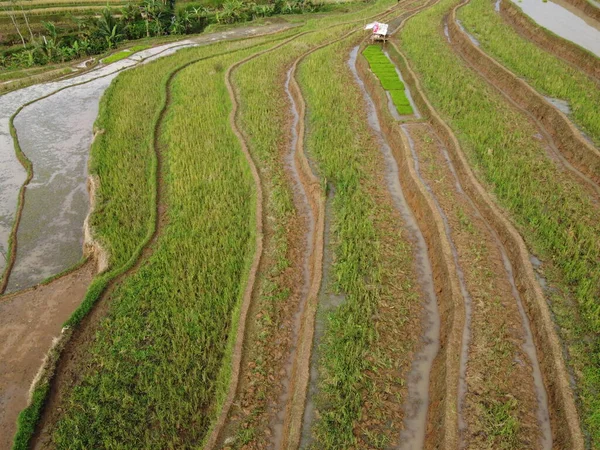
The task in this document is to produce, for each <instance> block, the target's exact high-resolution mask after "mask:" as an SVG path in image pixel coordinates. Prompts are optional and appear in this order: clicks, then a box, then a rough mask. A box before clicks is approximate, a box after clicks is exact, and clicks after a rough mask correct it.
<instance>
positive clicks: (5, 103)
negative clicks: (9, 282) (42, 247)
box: [0, 41, 193, 287]
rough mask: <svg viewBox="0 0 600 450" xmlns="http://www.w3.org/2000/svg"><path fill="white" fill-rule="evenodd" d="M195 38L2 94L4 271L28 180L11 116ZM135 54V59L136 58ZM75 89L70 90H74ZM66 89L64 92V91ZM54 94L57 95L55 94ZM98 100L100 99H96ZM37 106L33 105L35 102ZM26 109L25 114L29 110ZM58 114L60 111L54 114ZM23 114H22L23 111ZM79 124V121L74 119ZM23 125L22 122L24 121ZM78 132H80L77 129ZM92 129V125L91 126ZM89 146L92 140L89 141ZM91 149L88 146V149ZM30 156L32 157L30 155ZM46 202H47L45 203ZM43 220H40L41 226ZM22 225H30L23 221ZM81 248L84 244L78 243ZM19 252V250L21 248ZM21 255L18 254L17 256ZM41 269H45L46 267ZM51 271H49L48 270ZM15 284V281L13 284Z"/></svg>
mask: <svg viewBox="0 0 600 450" xmlns="http://www.w3.org/2000/svg"><path fill="white" fill-rule="evenodd" d="M191 44H193V42H192V41H183V42H178V43H172V44H166V45H162V46H159V47H154V48H152V49H148V50H144V51H143V52H140V53H136V54H134V55H132V57H130V58H126V59H123V60H121V61H117V62H115V63H113V64H110V65H108V66H103V67H100V68H98V69H95V70H92V71H90V72H87V73H85V74H82V75H80V76H78V77H74V78H70V79H68V80H60V81H55V82H51V83H43V84H38V85H34V86H30V87H27V88H24V89H19V90H17V91H14V92H10V93H8V94H5V95H2V96H0V253H1V254H2V255H0V271H3V270H4V268H5V266H6V260H5V257H4V255H6V252H7V250H8V238H9V235H10V231H11V228H12V225H13V222H14V219H15V212H16V208H17V197H18V193H19V189H20V188H21V185H22V184H23V182H24V181H25V177H26V174H25V170H24V169H23V167H22V166H21V164H20V163H19V161H18V160H17V157H16V155H15V149H14V143H13V139H12V137H11V135H10V129H9V119H10V117H11V116H12V115H13V114H15V113H16V112H17V110H18V109H19V108H20V107H21V106H22V105H24V104H26V103H29V102H32V101H35V100H37V99H40V98H41V97H45V96H48V95H50V94H52V93H54V92H56V91H58V90H60V89H64V88H67V87H69V86H73V85H75V84H80V83H87V82H90V81H93V80H96V79H99V78H101V77H107V76H109V77H110V76H114V75H115V74H116V73H117V72H119V71H121V70H123V69H126V68H129V67H132V66H134V65H136V64H138V63H139V60H138V58H139V57H140V54H143V57H146V58H149V57H152V56H153V55H160V54H162V53H163V52H166V51H167V50H169V49H171V48H172V47H180V46H182V45H191ZM133 57H135V58H133ZM70 90H71V89H67V91H70ZM61 92H62V91H61ZM52 97H54V96H52ZM52 97H49V98H48V99H47V100H48V101H49V102H50V103H51V102H52V100H51V99H52ZM72 100H73V101H76V98H75V97H73V98H72ZM96 103H97V101H96ZM32 106H33V105H32ZM26 109H27V108H25V109H24V110H23V111H22V113H25V110H26ZM53 110H54V111H60V110H59V109H55V108H54V107H51V106H47V107H46V109H45V111H53ZM54 115H56V112H55V113H54ZM19 116H20V114H19ZM19 116H17V117H16V118H15V126H16V127H17V133H18V135H19V139H25V138H26V137H27V136H30V135H31V134H32V133H33V132H30V131H29V130H28V129H26V128H23V127H22V126H21V129H19V127H18V126H17V125H16V123H17V122H19V121H20V120H19ZM82 116H85V111H84V112H82ZM41 119H42V120H40V123H43V122H45V118H41ZM73 124H75V125H76V126H77V124H76V123H75V122H73ZM21 125H22V124H21ZM54 131H55V132H58V133H61V134H63V131H64V135H67V136H69V135H70V134H71V133H69V132H67V131H68V130H54ZM74 132H75V133H77V132H78V131H77V130H75V131H74ZM90 132H91V127H90ZM88 146H89V143H88ZM86 150H87V148H86ZM24 151H25V154H27V150H25V149H24ZM27 156H29V155H28V154H27ZM65 163H67V164H68V165H69V166H71V163H70V161H65ZM33 170H34V173H37V172H40V173H42V172H44V167H43V166H42V167H36V166H35V163H34V168H33ZM76 170H77V173H80V169H76ZM48 198H51V196H48ZM28 201H29V195H27V196H26V199H25V204H27V202H28ZM44 204H45V203H44ZM39 225H40V223H37V226H39ZM82 225H83V220H81V221H80V223H79V225H78V226H79V227H81V226H82ZM21 226H26V225H24V224H23V223H22V224H21ZM22 244H24V242H19V246H21V245H22ZM77 245H78V247H79V248H80V249H81V246H80V245H79V244H77ZM17 252H18V250H17ZM59 256H60V255H55V257H57V258H58V257H59ZM79 257H81V251H80V253H79ZM17 258H18V256H17ZM66 267H68V264H67V265H63V268H66ZM41 272H44V270H42V271H41ZM44 273H48V272H44ZM43 278H44V276H42V278H39V279H37V282H39V281H41V280H42V279H43ZM14 286H15V284H13V287H14Z"/></svg>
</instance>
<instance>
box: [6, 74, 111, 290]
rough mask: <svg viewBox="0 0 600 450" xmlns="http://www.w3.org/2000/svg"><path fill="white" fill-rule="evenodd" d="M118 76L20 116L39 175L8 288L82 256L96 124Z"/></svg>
mask: <svg viewBox="0 0 600 450" xmlns="http://www.w3.org/2000/svg"><path fill="white" fill-rule="evenodd" d="M116 76H117V74H116V73H114V74H112V75H109V76H106V77H103V78H99V79H98V80H95V81H92V82H90V83H87V84H82V85H79V86H75V87H72V88H69V89H65V90H64V91H61V92H59V93H57V94H55V95H53V96H51V97H48V98H46V99H44V100H40V101H38V102H35V103H33V104H31V105H29V106H27V107H25V108H24V109H23V110H22V111H21V113H19V115H18V116H17V117H16V118H15V122H14V123H15V127H16V129H17V133H18V138H19V143H20V144H21V148H22V150H23V152H24V153H25V154H26V155H27V157H28V158H29V160H30V161H31V162H32V164H33V167H34V177H33V179H32V180H31V182H30V183H29V186H28V187H27V193H26V200H25V206H24V209H23V215H22V218H21V224H20V226H19V230H18V234H17V236H18V242H19V246H18V249H17V259H16V262H15V265H14V267H13V270H12V273H11V275H10V278H9V284H8V291H15V290H18V289H23V288H26V287H30V286H33V285H35V284H37V283H38V282H39V281H41V280H43V279H44V278H47V277H49V276H51V275H53V274H56V273H59V272H61V271H63V270H64V269H66V268H68V267H70V266H71V265H73V264H75V263H76V262H77V261H78V260H79V259H80V258H81V256H82V244H83V228H82V224H83V221H84V219H85V216H86V214H87V211H88V207H89V199H88V195H87V189H86V180H87V160H88V150H89V147H90V144H91V142H92V128H93V125H94V121H95V120H96V116H97V114H98V106H99V103H100V98H101V97H102V94H103V93H104V91H105V89H106V88H107V87H108V86H109V85H110V83H111V82H112V80H113V79H114V78H115V77H116Z"/></svg>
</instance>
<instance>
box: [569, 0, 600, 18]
mask: <svg viewBox="0 0 600 450" xmlns="http://www.w3.org/2000/svg"><path fill="white" fill-rule="evenodd" d="M564 1H565V2H567V3H569V4H570V5H573V6H574V7H575V8H577V9H579V10H580V11H583V13H584V14H586V15H588V16H590V17H591V18H592V19H595V20H597V21H598V22H600V7H598V6H594V5H592V4H591V3H590V2H589V1H587V0H564Z"/></svg>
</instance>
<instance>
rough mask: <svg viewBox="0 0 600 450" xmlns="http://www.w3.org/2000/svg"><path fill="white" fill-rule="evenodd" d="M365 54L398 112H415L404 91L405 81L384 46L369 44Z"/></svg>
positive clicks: (408, 113) (402, 113) (406, 113)
mask: <svg viewBox="0 0 600 450" xmlns="http://www.w3.org/2000/svg"><path fill="white" fill-rule="evenodd" d="M363 55H364V56H365V58H366V60H367V61H368V62H369V67H371V71H372V72H373V73H374V74H375V75H377V78H379V81H380V82H381V86H382V87H383V89H385V90H386V91H388V92H389V93H390V96H391V97H392V101H393V102H394V105H395V106H396V109H397V110H398V114H400V115H410V114H413V109H412V106H411V105H410V102H409V101H408V98H407V97H406V92H405V91H404V83H403V82H402V81H401V80H400V77H399V76H398V73H397V72H396V67H395V66H394V64H393V63H392V62H391V61H390V59H389V58H388V57H387V56H386V55H385V53H383V50H382V48H381V47H380V46H379V45H369V46H367V48H365V50H364V51H363Z"/></svg>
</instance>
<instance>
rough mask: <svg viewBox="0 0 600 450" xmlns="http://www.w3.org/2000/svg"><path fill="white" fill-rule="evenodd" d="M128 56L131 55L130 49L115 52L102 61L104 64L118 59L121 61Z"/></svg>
mask: <svg viewBox="0 0 600 450" xmlns="http://www.w3.org/2000/svg"><path fill="white" fill-rule="evenodd" d="M128 56H131V52H130V51H129V50H122V51H120V52H117V53H113V54H112V55H110V56H107V57H106V58H104V59H103V60H102V61H101V62H102V63H104V64H110V63H114V62H117V61H121V60H122V59H125V58H127V57H128Z"/></svg>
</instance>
